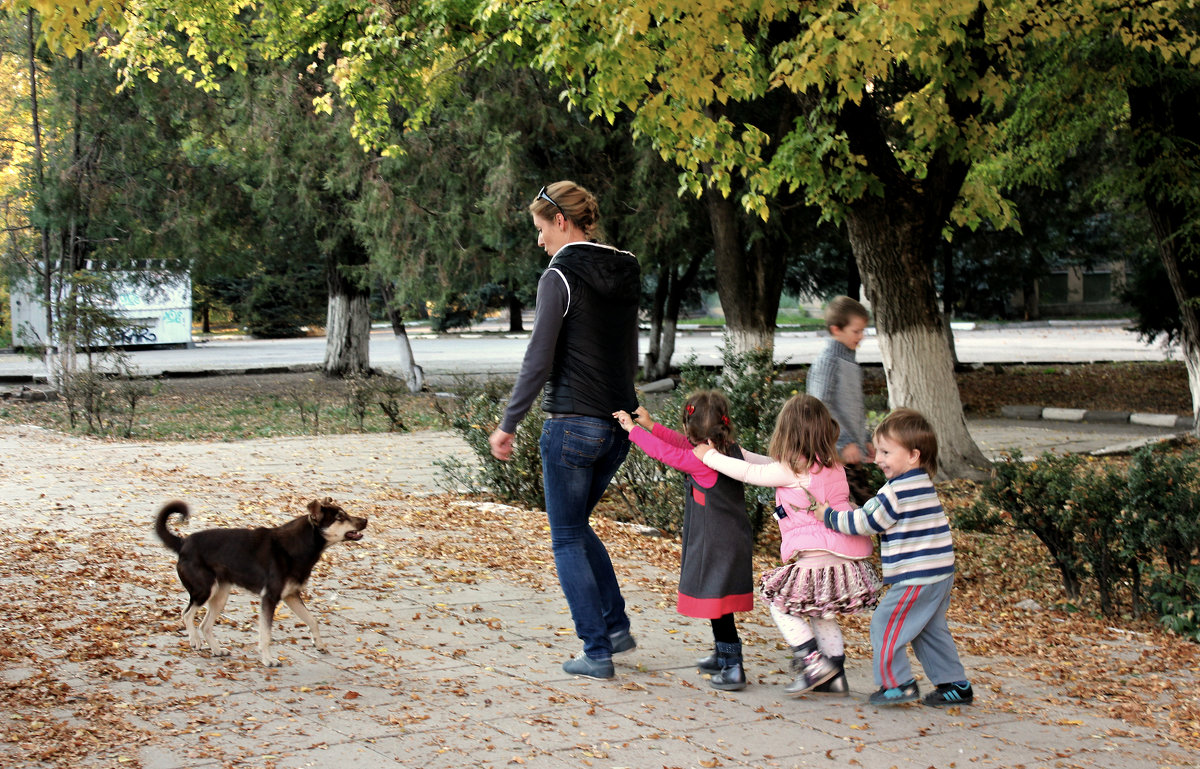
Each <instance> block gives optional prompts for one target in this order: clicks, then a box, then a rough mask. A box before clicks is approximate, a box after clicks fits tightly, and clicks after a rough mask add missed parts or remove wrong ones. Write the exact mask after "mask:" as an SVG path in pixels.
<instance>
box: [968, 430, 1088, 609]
mask: <svg viewBox="0 0 1200 769" xmlns="http://www.w3.org/2000/svg"><path fill="white" fill-rule="evenodd" d="M1082 463H1083V459H1082V458H1080V457H1078V456H1059V455H1056V454H1052V453H1049V452H1047V453H1045V454H1042V456H1041V457H1039V458H1038V459H1034V460H1031V461H1029V462H1026V461H1025V460H1024V458H1023V457H1022V455H1021V452H1019V451H1017V452H1013V453H1012V454H1010V455H1005V456H1004V457H1002V458H1001V460H1000V461H998V462H996V463H995V465H994V468H995V476H994V477H993V478H992V480H991V482H990V483H987V484H985V485H984V487H983V488H982V489H981V490H980V493H979V499H978V500H977V501H976V503H975V506H974V508H973V509H972V511H971V513H970V515H968V516H964V517H963V518H960V520H959V525H960V527H963V528H967V529H970V528H979V529H981V530H990V529H994V528H996V527H997V526H998V525H1000V524H1001V523H1002V522H1003V518H1002V517H1001V516H1000V513H1001V512H1006V513H1008V515H1009V516H1010V519H1011V521H1012V525H1013V526H1015V527H1016V528H1018V529H1022V530H1024V531H1030V532H1032V533H1033V535H1034V536H1036V537H1037V538H1038V539H1039V540H1041V542H1042V544H1043V545H1045V546H1046V550H1047V551H1048V552H1049V554H1050V558H1051V559H1052V560H1053V561H1054V565H1055V566H1056V567H1057V568H1058V571H1059V574H1060V575H1061V576H1062V584H1063V590H1064V591H1065V592H1066V594H1067V597H1068V598H1070V599H1071V600H1076V599H1078V598H1079V595H1080V587H1081V571H1082V569H1083V559H1082V557H1081V555H1080V553H1079V548H1078V546H1077V544H1076V542H1075V534H1074V532H1075V528H1076V525H1077V522H1076V521H1075V520H1074V514H1075V512H1076V510H1075V508H1074V507H1073V505H1072V504H1071V500H1072V498H1073V494H1074V487H1075V474H1076V471H1077V469H1078V468H1079V466H1080V465H1081V464H1082ZM972 524H974V526H973V525H972Z"/></svg>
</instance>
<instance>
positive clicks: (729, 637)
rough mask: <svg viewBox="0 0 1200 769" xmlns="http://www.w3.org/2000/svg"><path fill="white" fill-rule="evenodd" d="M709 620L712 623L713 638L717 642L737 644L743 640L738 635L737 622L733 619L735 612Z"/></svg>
mask: <svg viewBox="0 0 1200 769" xmlns="http://www.w3.org/2000/svg"><path fill="white" fill-rule="evenodd" d="M709 622H711V623H712V632H713V640H714V641H716V642H717V643H726V644H736V643H741V642H742V639H741V638H739V637H738V631H737V622H735V621H734V619H733V612H730V613H728V614H726V615H724V616H722V617H717V618H716V619H711V620H709Z"/></svg>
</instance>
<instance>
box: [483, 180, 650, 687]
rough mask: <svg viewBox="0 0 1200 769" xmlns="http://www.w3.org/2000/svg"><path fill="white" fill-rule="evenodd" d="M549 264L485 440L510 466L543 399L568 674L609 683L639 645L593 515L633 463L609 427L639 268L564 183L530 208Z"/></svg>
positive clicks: (616, 407)
mask: <svg viewBox="0 0 1200 769" xmlns="http://www.w3.org/2000/svg"><path fill="white" fill-rule="evenodd" d="M529 211H530V213H531V214H532V215H533V225H534V228H535V229H537V231H538V245H539V246H541V247H542V248H544V249H545V250H546V253H547V254H549V255H550V257H551V259H550V264H549V265H548V266H547V267H546V270H545V272H543V273H542V277H541V278H540V279H539V280H538V289H537V305H536V310H535V315H534V322H533V333H532V334H531V336H530V339H529V347H528V348H527V349H526V350H525V358H524V360H523V361H522V363H521V372H520V374H519V375H518V376H517V382H516V385H515V386H514V387H513V391H512V395H511V396H510V398H509V402H508V407H507V408H506V409H505V412H504V417H503V419H502V420H501V422H500V426H499V427H498V428H497V429H496V430H495V431H494V432H493V433H492V435H491V437H490V439H489V441H490V444H491V450H492V455H493V456H495V457H496V458H497V459H501V460H509V459H511V458H512V442H513V436H514V434H515V432H516V429H517V425H518V424H520V422H521V420H522V419H523V418H524V416H525V414H526V413H527V412H528V411H529V409H530V407H531V406H532V405H533V401H534V398H536V397H537V394H538V392H539V391H542V410H543V411H545V412H546V415H547V418H546V421H545V424H544V426H543V428H542V436H541V440H540V443H539V445H540V448H541V454H542V485H543V488H544V489H545V493H546V515H547V517H548V518H549V523H550V540H551V545H552V547H553V550H554V564H555V567H556V568H557V571H558V581H559V584H560V585H561V586H562V591H563V595H564V596H565V597H566V599H567V605H568V606H569V607H570V609H571V618H572V620H573V621H574V623H575V634H576V635H577V636H579V638H580V640H582V641H583V651H582V652H581V653H580V654H578V655H577V656H576V657H574V658H573V659H570V660H568V661H567V662H565V663H563V670H564V671H565V672H567V673H571V674H573V675H580V676H586V677H588V678H598V679H604V678H612V677H613V675H614V670H613V663H612V655H613V654H620V653H621V652H627V651H632V650H633V649H634V648H635V647H636V646H637V642H636V641H634V638H633V636H632V635H631V634H630V632H629V617H628V616H627V615H626V613H625V599H624V598H623V597H622V595H621V588H620V585H619V584H618V583H617V576H616V574H615V573H614V571H613V566H612V561H611V560H610V559H609V556H608V550H607V549H606V548H605V547H604V543H603V542H601V541H600V538H599V537H598V536H596V532H595V531H593V530H592V527H591V523H590V522H589V519H590V517H591V513H592V508H594V507H595V506H596V503H597V502H599V501H600V497H601V496H602V495H603V494H604V490H605V489H606V488H607V487H608V483H609V481H610V480H612V477H613V476H614V475H615V474H616V472H617V468H619V467H620V466H621V462H623V461H624V459H625V455H626V454H627V453H628V452H629V439H628V437H627V435H626V433H625V431H624V430H623V429H622V428H621V426H620V425H619V424H617V421H616V420H615V419H614V418H613V416H612V415H613V413H614V412H616V411H628V412H631V413H632V412H633V411H635V410H636V409H637V395H636V393H635V392H634V388H633V380H634V375H635V374H636V372H637V333H638V327H637V315H638V298H639V296H640V294H641V269H640V267H639V266H638V262H637V258H636V257H634V256H633V254H630V253H628V252H626V251H620V250H618V249H616V248H613V247H612V246H606V245H602V244H600V243H597V242H596V241H595V240H594V239H593V238H594V236H595V231H596V227H597V225H598V223H599V217H600V210H599V206H598V205H597V203H596V198H595V197H594V196H593V195H592V194H591V193H590V192H588V191H587V190H586V189H584V188H583V187H581V186H579V185H578V184H576V183H574V182H571V181H560V182H555V183H553V184H550V185H547V186H545V187H543V188H542V189H541V190H540V191H539V192H538V194H537V197H536V198H534V200H533V202H532V203H531V204H530V205H529Z"/></svg>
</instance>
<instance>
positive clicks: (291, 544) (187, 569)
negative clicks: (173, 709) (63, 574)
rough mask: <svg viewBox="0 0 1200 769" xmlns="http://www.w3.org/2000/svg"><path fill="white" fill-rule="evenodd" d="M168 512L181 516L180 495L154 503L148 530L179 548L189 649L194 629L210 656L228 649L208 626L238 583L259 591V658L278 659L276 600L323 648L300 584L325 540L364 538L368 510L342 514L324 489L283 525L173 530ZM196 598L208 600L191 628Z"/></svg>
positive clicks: (271, 662) (196, 642) (196, 643)
mask: <svg viewBox="0 0 1200 769" xmlns="http://www.w3.org/2000/svg"><path fill="white" fill-rule="evenodd" d="M172 515H178V516H181V517H182V518H183V520H184V521H186V520H187V518H188V507H187V505H186V504H184V503H183V502H179V501H175V502H168V503H167V504H166V505H164V506H163V508H162V510H159V511H158V518H157V520H156V521H155V525H154V531H155V533H156V534H158V538H159V539H161V540H162V542H163V544H164V545H166V546H167V547H168V548H170V549H171V550H173V551H175V552H176V553H177V554H178V555H179V563H178V564H177V565H176V567H175V569H176V571H178V572H179V581H180V582H182V583H183V586H184V588H186V589H187V591H188V595H189V596H190V600H189V601H188V605H187V608H185V609H184V610H183V625H184V627H186V628H187V631H188V643H189V644H191V647H192V648H193V649H196V650H199V649H200V646H201V644H200V634H203V636H204V640H205V641H207V642H208V648H209V649H210V650H211V651H212V654H213V656H214V657H224V656H227V655H228V654H229V650H228V649H224V648H222V647H221V646H220V645H218V644H217V642H216V639H215V638H213V633H212V629H213V625H214V624H216V622H217V617H219V616H221V610H222V609H224V608H225V600H226V599H227V598H228V597H229V591H230V590H231V589H232V588H233V587H234V586H235V585H236V586H237V587H240V588H242V589H244V590H249V591H250V592H252V593H256V594H257V595H258V596H259V598H261V599H262V603H261V605H260V607H259V621H258V652H259V657H260V658H261V659H262V664H264V665H266V666H268V667H277V666H278V665H279V664H280V662H279V660H278V659H274V658H272V657H271V625H272V623H273V621H274V619H275V607H276V606H277V605H278V604H279V602H280V601H281V600H282V601H283V602H284V603H286V604H287V605H288V607H289V608H290V609H291V610H292V611H293V612H294V613H295V614H296V616H297V617H299V618H300V619H301V620H303V621H304V623H305V624H306V625H308V629H309V631H310V632H311V633H312V640H313V645H314V646H316V647H317V650H318V651H320V652H322V653H324V652H325V651H327V650H326V648H325V644H324V642H323V641H322V640H321V631H320V630H318V629H317V621H316V620H315V619H314V618H313V616H312V614H310V613H309V611H308V607H306V606H305V605H304V601H302V600H301V599H300V590H301V588H303V587H304V583H305V582H306V581H308V576H309V574H311V573H312V570H313V567H314V566H316V564H317V561H319V560H320V559H321V553H323V552H324V551H325V548H326V547H327V546H329V545H331V544H334V543H336V542H346V541H351V542H354V541H357V540H360V539H362V536H363V535H362V530H363V529H365V528H367V519H366V518H356V517H355V516H352V515H349V514H347V513H346V511H345V510H343V509H342V508H341V507H339V506H338V505H337V504H335V503H334V501H333V500H332V499H330V498H329V497H326V498H325V499H322V500H316V499H314V500H313V501H312V502H309V503H308V515H302V516H300V517H298V518H295V519H293V520H292V521H289V522H288V523H285V524H283V525H282V526H276V527H274V528H266V527H259V528H255V529H205V530H204V531H198V532H196V533H195V534H191V535H188V536H187V537H179V536H178V535H177V534H175V533H174V532H173V531H171V530H170V529H169V528H167V520H168V519H169V518H170V517H171V516H172ZM202 606H204V607H207V608H208V613H207V614H205V616H204V621H203V622H201V623H200V633H197V632H196V623H195V618H196V612H198V611H199V610H200V607H202Z"/></svg>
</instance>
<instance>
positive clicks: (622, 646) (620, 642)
mask: <svg viewBox="0 0 1200 769" xmlns="http://www.w3.org/2000/svg"><path fill="white" fill-rule="evenodd" d="M608 639H609V640H610V641H612V648H613V651H612V653H613V654H627V653H629V652H631V651H633V650H634V649H636V648H637V640H636V639H634V637H633V635H632V634H631V633H630V632H629V631H628V630H622V631H620V632H619V633H613V634H611V635H610V636H609V637H608Z"/></svg>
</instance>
